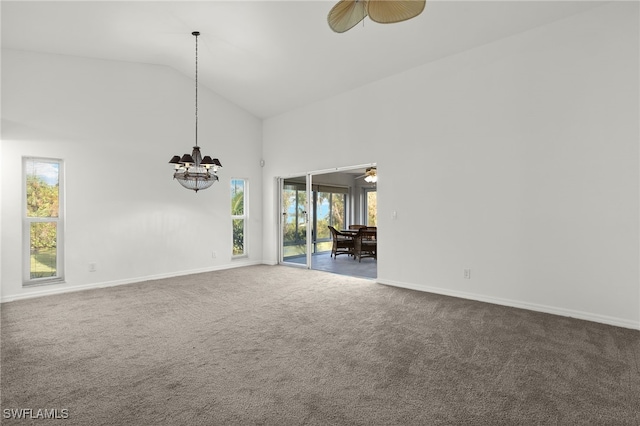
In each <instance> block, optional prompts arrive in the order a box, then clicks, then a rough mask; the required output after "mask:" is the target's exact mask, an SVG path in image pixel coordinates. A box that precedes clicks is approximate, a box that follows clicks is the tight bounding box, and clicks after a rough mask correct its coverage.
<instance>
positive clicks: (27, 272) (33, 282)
mask: <svg viewBox="0 0 640 426" xmlns="http://www.w3.org/2000/svg"><path fill="white" fill-rule="evenodd" d="M34 160H35V161H42V162H51V163H53V162H55V163H58V217H57V218H50V217H47V218H41V217H28V216H27V162H28V161H34ZM64 200H65V199H64V161H63V160H62V159H59V158H45V157H22V253H23V256H22V259H23V260H22V263H23V275H22V285H23V287H32V286H39V285H49V284H60V283H64V282H65V278H64V228H65V227H64V222H65V221H64V217H65V211H64V210H65V209H64V207H65V201H64ZM37 222H56V223H57V231H56V237H57V241H56V250H57V252H56V276H55V277H45V278H31V224H32V223H37Z"/></svg>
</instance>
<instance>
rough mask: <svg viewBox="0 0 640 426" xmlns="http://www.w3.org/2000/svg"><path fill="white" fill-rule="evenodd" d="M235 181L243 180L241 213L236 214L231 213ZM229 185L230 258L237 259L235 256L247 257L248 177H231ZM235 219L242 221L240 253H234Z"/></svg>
mask: <svg viewBox="0 0 640 426" xmlns="http://www.w3.org/2000/svg"><path fill="white" fill-rule="evenodd" d="M236 181H242V182H243V184H242V185H243V194H242V205H243V208H242V213H243V214H241V215H236V214H233V189H234V182H236ZM230 185H231V203H230V204H231V208H232V210H231V258H232V259H237V258H242V257H248V256H249V253H248V251H247V234H248V232H247V230H248V226H247V224H248V222H249V220H248V219H249V197H248V196H247V194H248V193H249V179H246V178H231V180H230ZM236 220H242V221H243V225H242V226H243V228H242V229H243V232H242V253H239V254H234V252H233V251H234V240H235V235H234V234H233V232H234V230H233V223H234V221H236Z"/></svg>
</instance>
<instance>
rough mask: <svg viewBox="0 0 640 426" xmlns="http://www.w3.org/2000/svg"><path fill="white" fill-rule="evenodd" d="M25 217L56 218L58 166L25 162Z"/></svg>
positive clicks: (50, 163) (43, 162) (38, 161)
mask: <svg viewBox="0 0 640 426" xmlns="http://www.w3.org/2000/svg"><path fill="white" fill-rule="evenodd" d="M26 175H27V176H26V178H27V217H58V213H59V196H58V190H59V164H58V163H57V162H48V161H42V160H27V162H26Z"/></svg>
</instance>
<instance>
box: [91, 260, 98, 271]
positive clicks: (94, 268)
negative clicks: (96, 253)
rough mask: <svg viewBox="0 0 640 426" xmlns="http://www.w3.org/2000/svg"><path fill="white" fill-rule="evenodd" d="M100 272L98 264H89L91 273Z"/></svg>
mask: <svg viewBox="0 0 640 426" xmlns="http://www.w3.org/2000/svg"><path fill="white" fill-rule="evenodd" d="M97 270H98V264H97V263H95V262H91V263H90V264H89V272H96V271H97Z"/></svg>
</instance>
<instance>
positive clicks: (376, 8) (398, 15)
mask: <svg viewBox="0 0 640 426" xmlns="http://www.w3.org/2000/svg"><path fill="white" fill-rule="evenodd" d="M425 4H426V0H369V2H368V6H367V12H368V14H369V18H371V20H372V21H375V22H378V23H380V24H390V23H393V22H402V21H406V20H407V19H411V18H415V17H416V16H418V15H420V14H421V13H422V11H423V10H424V7H425Z"/></svg>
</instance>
